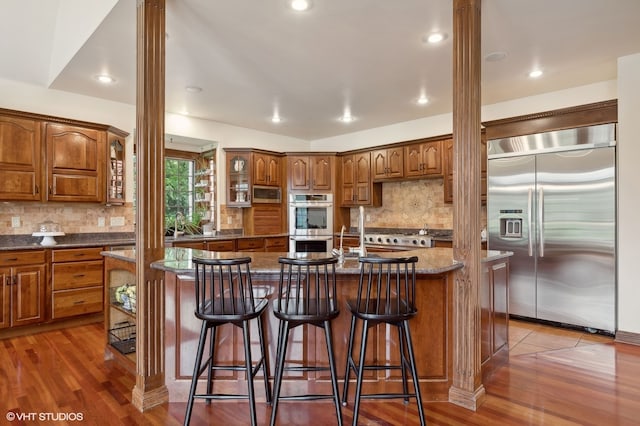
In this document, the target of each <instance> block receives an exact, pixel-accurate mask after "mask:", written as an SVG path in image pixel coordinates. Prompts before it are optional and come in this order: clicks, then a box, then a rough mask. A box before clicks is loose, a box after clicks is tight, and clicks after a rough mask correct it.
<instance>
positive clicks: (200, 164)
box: [193, 150, 216, 222]
mask: <svg viewBox="0 0 640 426" xmlns="http://www.w3.org/2000/svg"><path fill="white" fill-rule="evenodd" d="M193 186H194V203H195V206H194V210H195V211H194V215H195V217H197V218H199V219H200V222H215V211H216V192H215V188H216V152H215V150H210V151H205V152H203V153H202V154H200V155H199V156H198V157H197V158H196V161H195V172H194V184H193Z"/></svg>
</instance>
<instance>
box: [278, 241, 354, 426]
mask: <svg viewBox="0 0 640 426" xmlns="http://www.w3.org/2000/svg"><path fill="white" fill-rule="evenodd" d="M278 262H279V263H280V281H279V285H278V294H277V297H276V298H275V299H274V300H273V302H272V305H273V315H274V316H275V317H276V318H277V319H279V320H280V325H279V329H278V349H277V352H276V373H275V378H274V385H273V386H274V391H273V407H272V411H271V425H272V426H273V425H275V422H276V415H277V410H278V401H279V400H315V399H333V401H334V404H335V407H336V416H337V419H338V424H339V425H342V408H341V406H340V396H339V394H338V379H337V374H336V367H335V358H334V354H333V336H332V331H331V321H332V320H333V319H335V318H337V317H338V315H339V314H340V310H339V309H338V306H337V301H336V276H335V264H336V263H337V262H338V259H337V258H335V257H333V256H330V255H327V254H324V253H322V254H320V253H314V254H311V253H308V254H301V255H300V256H298V257H280V258H279V259H278ZM303 324H309V325H313V326H316V327H320V328H322V329H323V330H324V334H325V340H326V344H327V355H328V359H329V368H327V367H323V366H317V365H301V364H296V365H295V366H290V365H286V356H287V343H288V341H289V331H290V330H292V329H293V328H295V327H298V326H300V325H303ZM326 370H329V371H330V375H331V386H332V393H331V394H324V395H322V394H306V395H301V394H297V395H285V396H282V395H280V391H281V385H282V376H283V373H284V371H326Z"/></svg>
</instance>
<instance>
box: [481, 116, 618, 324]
mask: <svg viewBox="0 0 640 426" xmlns="http://www.w3.org/2000/svg"><path fill="white" fill-rule="evenodd" d="M488 158H489V161H488V198H487V228H488V233H489V242H488V244H489V248H490V249H494V250H509V251H512V252H513V253H514V255H513V257H512V258H511V262H510V272H511V275H510V281H509V313H510V314H513V315H518V316H522V317H529V318H535V319H541V320H548V321H553V322H557V323H562V324H566V325H573V326H580V327H584V328H587V329H594V330H601V331H606V332H610V333H612V332H614V331H615V328H616V260H615V259H616V168H615V163H616V160H615V125H613V124H606V125H599V126H590V127H584V128H578V129H569V130H562V131H557V132H548V133H541V134H536V135H528V136H520V137H514V138H506V139H498V140H491V141H489V145H488Z"/></svg>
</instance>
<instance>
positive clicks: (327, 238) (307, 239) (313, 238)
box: [289, 235, 333, 241]
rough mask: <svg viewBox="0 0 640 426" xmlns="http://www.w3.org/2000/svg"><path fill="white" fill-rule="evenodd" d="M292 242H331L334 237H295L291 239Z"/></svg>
mask: <svg viewBox="0 0 640 426" xmlns="http://www.w3.org/2000/svg"><path fill="white" fill-rule="evenodd" d="M289 239H290V240H292V241H329V240H332V239H333V236H308V235H295V236H291V237H289Z"/></svg>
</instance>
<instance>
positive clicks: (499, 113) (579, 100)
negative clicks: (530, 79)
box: [310, 80, 617, 152]
mask: <svg viewBox="0 0 640 426" xmlns="http://www.w3.org/2000/svg"><path fill="white" fill-rule="evenodd" d="M616 98H617V86H616V81H615V80H610V81H603V82H599V83H594V84H589V85H586V86H579V87H574V88H571V89H565V90H560V91H557V92H550V93H544V94H542V95H536V96H529V97H527V98H521V99H515V100H513V101H507V102H500V103H497V104H492V105H485V106H483V107H482V121H491V120H498V119H501V118H508V117H516V116H519V115H525V114H531V113H535V112H543V111H551V110H555V109H560V108H567V107H571V106H576V105H584V104H590V103H593V102H600V101H606V100H610V99H616ZM452 126H453V114H452V113H448V114H442V115H437V116H432V117H425V118H420V119H418V120H412V121H405V122H403V123H397V124H392V125H389V126H384V127H377V128H373V129H367V130H362V131H359V132H353V133H348V134H344V135H339V136H334V137H330V138H324V139H316V140H314V141H311V143H310V149H311V150H312V151H338V152H339V151H345V150H351V149H360V148H368V147H371V146H376V145H384V144H388V143H394V142H402V141H408V140H413V139H420V138H427V137H431V136H440V135H445V134H450V133H452V131H453V127H452ZM345 147H346V148H345Z"/></svg>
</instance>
